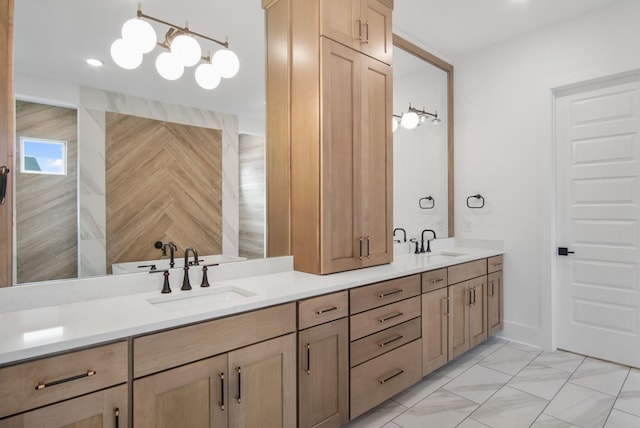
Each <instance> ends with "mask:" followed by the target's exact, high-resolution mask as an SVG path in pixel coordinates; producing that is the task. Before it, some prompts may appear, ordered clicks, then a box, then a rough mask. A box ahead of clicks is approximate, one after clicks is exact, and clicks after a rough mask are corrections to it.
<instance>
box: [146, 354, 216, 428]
mask: <svg viewBox="0 0 640 428" xmlns="http://www.w3.org/2000/svg"><path fill="white" fill-rule="evenodd" d="M228 379H229V372H228V369H227V355H226V354H223V355H221V356H218V357H214V358H208V359H206V360H203V361H199V362H196V363H192V364H187V365H185V366H181V367H178V368H175V369H172V370H168V371H165V372H160V373H157V374H154V375H151V376H147V377H144V378H142V379H137V380H135V381H134V383H133V408H134V414H133V420H134V426H136V427H138V428H144V427H149V428H163V427H164V428H171V427H177V426H189V427H194V428H198V427H203V428H204V427H211V428H222V427H226V426H228V422H227V413H228V403H229V397H228V392H227V387H226V385H225V381H226V382H227V385H228Z"/></svg>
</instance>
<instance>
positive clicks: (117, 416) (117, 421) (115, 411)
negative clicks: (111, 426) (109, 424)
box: [113, 407, 120, 428]
mask: <svg viewBox="0 0 640 428" xmlns="http://www.w3.org/2000/svg"><path fill="white" fill-rule="evenodd" d="M113 416H114V417H115V421H114V422H115V428H120V409H119V408H118V407H116V408H115V409H113Z"/></svg>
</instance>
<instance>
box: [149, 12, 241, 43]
mask: <svg viewBox="0 0 640 428" xmlns="http://www.w3.org/2000/svg"><path fill="white" fill-rule="evenodd" d="M137 16H138V18H144V19H148V20H150V21H154V22H157V23H159V24H163V25H166V26H168V27H171V28H173V29H175V30H178V31H182V32H184V33H186V34H189V35H192V36H198V37H200V38H202V39H205V40H209V41H210V42H213V43H216V44H218V45H220V46H224V47H225V48H226V49H228V48H229V40H226V41H224V42H221V41H220V40H216V39H213V38H211V37H207V36H205V35H203V34H200V33H196V32H195V31H191V30H190V29H189V27H188V26H185V27H180V26H178V25H175V24H172V23H170V22H167V21H163V20H162V19H158V18H154V17H153V16H150V15H147V14H145V13H143V12H142V4H141V3H138V12H137ZM159 45H160V46H163V47H165V45H164V44H162V43H159Z"/></svg>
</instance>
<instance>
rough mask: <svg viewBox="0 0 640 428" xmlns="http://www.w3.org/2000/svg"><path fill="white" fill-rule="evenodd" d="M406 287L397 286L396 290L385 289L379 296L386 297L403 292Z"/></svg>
mask: <svg viewBox="0 0 640 428" xmlns="http://www.w3.org/2000/svg"><path fill="white" fill-rule="evenodd" d="M403 292H404V288H396V289H395V290H390V291H385V292H383V293H380V294H378V298H380V299H384V298H385V297H389V296H393V295H394V294H398V293H403Z"/></svg>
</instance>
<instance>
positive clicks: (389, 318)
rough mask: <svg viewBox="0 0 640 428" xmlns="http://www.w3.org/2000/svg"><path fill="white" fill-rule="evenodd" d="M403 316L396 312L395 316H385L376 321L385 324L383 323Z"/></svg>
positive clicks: (401, 313)
mask: <svg viewBox="0 0 640 428" xmlns="http://www.w3.org/2000/svg"><path fill="white" fill-rule="evenodd" d="M403 315H404V312H398V313H397V314H393V315H389V316H386V317H384V318H379V319H378V321H379V322H381V323H382V322H385V321H389V320H392V319H394V318H398V317H401V316H403Z"/></svg>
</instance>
